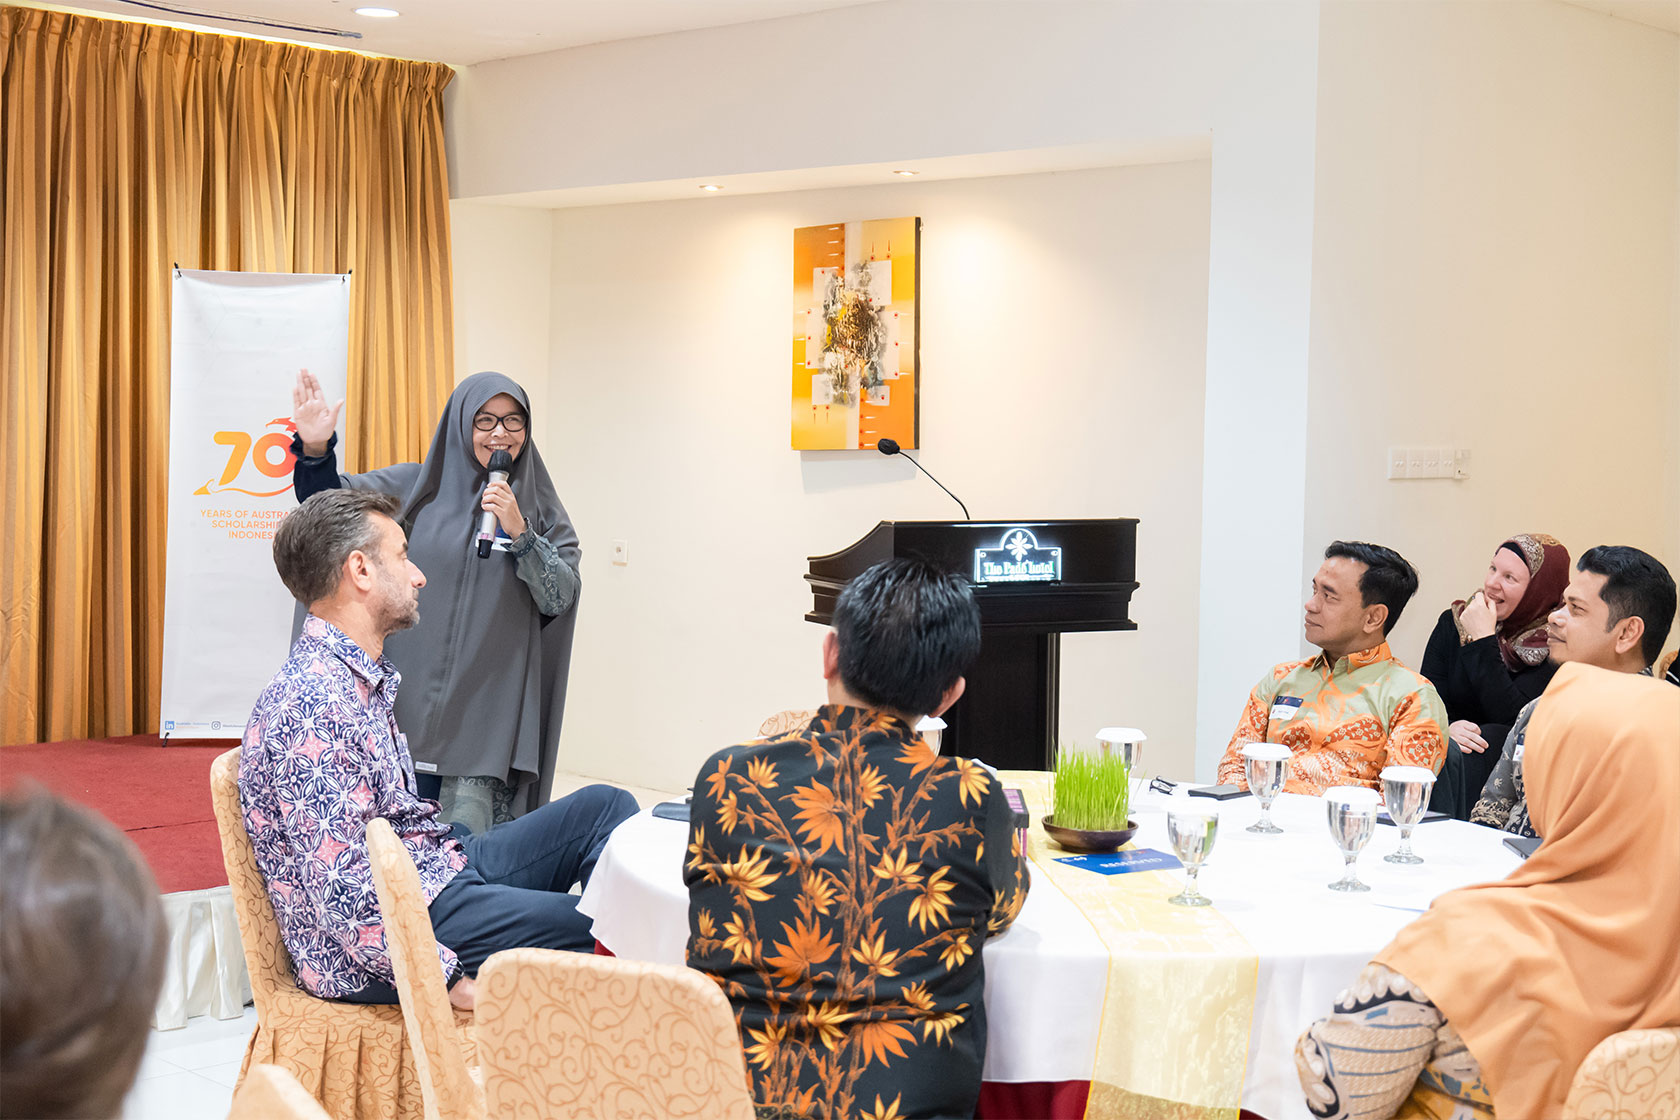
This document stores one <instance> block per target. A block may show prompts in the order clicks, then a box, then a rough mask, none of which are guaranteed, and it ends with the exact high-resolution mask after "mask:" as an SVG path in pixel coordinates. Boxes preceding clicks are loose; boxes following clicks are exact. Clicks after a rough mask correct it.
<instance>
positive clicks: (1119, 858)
mask: <svg viewBox="0 0 1680 1120" xmlns="http://www.w3.org/2000/svg"><path fill="white" fill-rule="evenodd" d="M1056 862H1057V863H1065V864H1067V865H1068V866H1070V867H1078V868H1082V869H1083V870H1085V871H1095V872H1096V873H1097V874H1098V875H1125V874H1127V873H1128V872H1132V871H1170V870H1172V869H1173V868H1175V867H1183V866H1184V865H1183V864H1182V863H1180V862H1179V861H1178V859H1177V858H1176V857H1174V856H1169V855H1168V854H1167V853H1166V852H1157V851H1156V850H1155V849H1154V848H1138V849H1136V850H1135V851H1130V852H1102V853H1100V854H1097V855H1089V856H1059V857H1057V859H1056Z"/></svg>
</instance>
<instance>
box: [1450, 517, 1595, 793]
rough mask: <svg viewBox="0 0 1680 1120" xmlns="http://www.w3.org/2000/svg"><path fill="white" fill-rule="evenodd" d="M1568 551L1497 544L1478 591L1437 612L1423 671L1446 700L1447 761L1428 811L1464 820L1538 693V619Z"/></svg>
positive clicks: (1542, 629)
mask: <svg viewBox="0 0 1680 1120" xmlns="http://www.w3.org/2000/svg"><path fill="white" fill-rule="evenodd" d="M1569 566H1570V565H1569V550H1568V549H1567V548H1564V547H1563V545H1562V543H1560V542H1559V541H1558V539H1557V538H1556V537H1551V536H1547V535H1546V534H1545V533H1518V534H1516V535H1515V536H1513V537H1509V538H1507V539H1506V540H1505V541H1503V542H1501V544H1500V545H1499V547H1498V548H1496V549H1494V552H1493V559H1492V560H1490V561H1489V562H1488V567H1487V574H1486V575H1485V576H1484V577H1483V579H1482V586H1481V588H1480V589H1479V590H1478V591H1476V593H1475V594H1473V595H1471V596H1470V597H1469V598H1468V599H1460V600H1457V601H1455V602H1454V603H1453V605H1452V606H1450V607H1448V608H1447V609H1446V610H1444V611H1442V612H1441V617H1440V619H1439V620H1438V621H1437V622H1436V624H1435V632H1434V633H1433V634H1431V635H1430V638H1429V645H1428V646H1427V647H1426V648H1425V650H1424V654H1423V665H1422V672H1423V675H1424V676H1426V677H1428V678H1429V680H1430V682H1431V683H1432V684H1434V685H1435V690H1436V691H1437V692H1439V693H1440V694H1441V702H1442V703H1444V704H1445V705H1446V706H1447V718H1448V719H1449V720H1451V721H1452V722H1451V724H1450V725H1449V726H1448V728H1447V735H1448V738H1449V740H1450V742H1449V744H1448V748H1447V761H1446V764H1445V765H1444V766H1443V767H1442V769H1441V776H1440V779H1439V780H1438V781H1437V782H1436V785H1435V793H1434V797H1433V798H1432V800H1431V802H1430V806H1431V808H1435V809H1439V810H1441V811H1442V812H1448V813H1452V814H1453V815H1454V816H1456V817H1458V818H1459V819H1460V820H1468V819H1469V817H1470V810H1471V808H1472V807H1473V806H1474V805H1475V803H1476V798H1477V797H1478V796H1480V794H1481V792H1482V785H1483V783H1485V782H1486V781H1487V776H1488V773H1489V772H1490V771H1492V769H1493V764H1494V762H1496V761H1497V760H1498V758H1499V750H1500V748H1501V747H1502V746H1503V745H1504V743H1505V736H1506V734H1508V733H1509V731H1510V729H1511V724H1512V723H1513V722H1514V721H1515V720H1516V718H1517V713H1518V712H1520V711H1522V708H1523V705H1524V704H1527V703H1528V702H1529V701H1530V700H1532V699H1534V698H1535V697H1536V696H1538V695H1540V693H1541V692H1543V691H1545V688H1546V684H1547V682H1548V681H1550V680H1551V679H1552V673H1553V672H1554V671H1555V667H1554V666H1552V665H1550V664H1548V662H1547V660H1546V616H1547V615H1549V614H1551V613H1552V612H1553V611H1554V610H1556V609H1557V608H1558V605H1559V604H1560V603H1562V602H1563V589H1564V588H1565V587H1567V586H1568V585H1569Z"/></svg>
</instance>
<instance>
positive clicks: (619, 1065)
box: [476, 949, 753, 1120]
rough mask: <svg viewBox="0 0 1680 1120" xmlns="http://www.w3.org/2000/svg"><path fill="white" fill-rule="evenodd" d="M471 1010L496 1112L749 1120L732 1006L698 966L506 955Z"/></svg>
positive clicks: (538, 952) (487, 970)
mask: <svg viewBox="0 0 1680 1120" xmlns="http://www.w3.org/2000/svg"><path fill="white" fill-rule="evenodd" d="M476 1014H477V1031H478V1059H479V1062H480V1064H481V1068H482V1070H483V1073H484V1093H485V1097H486V1099H487V1101H488V1103H489V1107H490V1113H491V1115H493V1116H497V1117H518V1118H525V1117H531V1118H537V1117H547V1116H589V1117H596V1118H598V1120H616V1118H629V1117H648V1116H663V1117H672V1118H675V1120H681V1118H685V1117H722V1118H726V1120H752V1117H753V1102H752V1094H751V1091H750V1089H749V1088H748V1083H747V1068H746V1063H745V1061H744V1059H743V1058H742V1054H741V1038H740V1035H739V1034H738V1033H737V1031H736V1027H735V1017H734V1015H733V1013H732V1012H731V1011H730V1009H729V1001H728V1000H727V999H725V998H724V995H723V993H722V992H721V991H720V990H719V989H718V986H717V984H715V983H714V982H713V981H711V980H710V979H708V978H707V977H705V976H703V975H701V974H700V973H698V972H695V971H694V970H693V969H688V968H673V967H670V966H667V965H656V964H644V963H641V962H637V961H621V960H618V959H616V958H614V957H601V956H591V955H588V954H585V953H566V952H559V951H556V950H553V949H509V950H506V951H504V952H500V953H497V954H496V955H494V956H492V957H491V958H490V959H489V960H488V961H486V962H485V964H484V967H483V969H481V970H480V971H479V974H478V1006H477V1008H476Z"/></svg>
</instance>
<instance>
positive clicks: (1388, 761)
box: [1218, 541, 1447, 794]
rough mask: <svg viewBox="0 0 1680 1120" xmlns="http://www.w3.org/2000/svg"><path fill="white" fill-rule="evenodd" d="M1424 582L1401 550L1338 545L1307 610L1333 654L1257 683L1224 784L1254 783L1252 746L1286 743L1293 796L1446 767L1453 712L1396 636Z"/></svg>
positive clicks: (1229, 751) (1223, 768)
mask: <svg viewBox="0 0 1680 1120" xmlns="http://www.w3.org/2000/svg"><path fill="white" fill-rule="evenodd" d="M1417 585H1418V580H1417V572H1416V571H1414V570H1413V568H1412V566H1411V565H1410V564H1408V563H1407V562H1406V559H1405V557H1403V556H1401V555H1400V554H1399V553H1398V552H1395V551H1394V550H1393V549H1391V548H1384V547H1382V546H1381V545H1376V544H1365V543H1364V542H1362V541H1335V542H1333V543H1332V544H1331V545H1330V547H1329V548H1327V549H1325V550H1324V563H1323V564H1322V565H1320V567H1319V569H1318V574H1317V575H1315V576H1314V577H1313V581H1312V598H1311V599H1308V600H1307V606H1306V635H1307V641H1309V642H1311V643H1312V644H1313V645H1315V646H1317V647H1318V648H1319V649H1321V650H1323V651H1324V652H1322V653H1320V654H1319V655H1318V656H1317V657H1314V658H1313V659H1311V660H1310V661H1286V662H1284V663H1283V664H1281V665H1278V666H1276V667H1274V668H1273V669H1272V671H1271V672H1269V673H1267V674H1266V676H1265V677H1264V678H1263V679H1262V680H1261V681H1260V683H1259V684H1257V685H1255V686H1254V690H1253V691H1252V692H1250V693H1249V696H1248V706H1247V707H1246V708H1244V709H1243V714H1242V719H1241V720H1239V721H1238V723H1237V730H1236V734H1234V735H1232V736H1231V743H1230V745H1229V746H1228V747H1226V748H1225V755H1224V757H1223V758H1221V759H1220V760H1219V771H1218V775H1219V781H1220V782H1222V783H1230V784H1232V785H1238V786H1242V787H1243V788H1245V789H1246V788H1247V779H1246V778H1245V777H1244V775H1243V757H1242V748H1243V744H1244V743H1282V744H1283V745H1284V746H1286V747H1288V748H1289V749H1290V750H1291V751H1293V752H1294V757H1293V758H1292V759H1291V760H1290V762H1289V781H1288V782H1287V783H1286V784H1285V786H1284V787H1283V788H1284V789H1286V790H1288V791H1289V792H1290V793H1308V794H1319V793H1323V792H1324V791H1325V790H1327V789H1329V788H1330V787H1331V786H1369V787H1371V788H1372V789H1381V788H1382V782H1381V780H1380V779H1379V778H1378V775H1379V774H1381V773H1382V769H1383V767H1385V766H1423V767H1426V768H1428V769H1429V770H1432V771H1434V772H1436V773H1440V770H1441V764H1442V763H1443V762H1444V761H1446V757H1447V712H1446V708H1445V707H1444V706H1443V705H1442V703H1441V698H1440V696H1438V695H1437V694H1436V692H1435V686H1434V685H1432V684H1430V683H1429V682H1428V681H1427V680H1425V679H1424V678H1423V677H1421V676H1419V675H1418V674H1417V673H1415V672H1413V671H1412V670H1411V669H1408V668H1406V666H1404V665H1402V664H1400V662H1399V661H1397V660H1395V657H1394V654H1393V653H1391V652H1390V651H1389V648H1388V641H1387V638H1388V632H1389V631H1390V630H1392V629H1394V624H1395V623H1396V622H1398V621H1400V612H1401V611H1402V610H1404V609H1405V607H1406V603H1407V602H1408V601H1409V600H1410V599H1411V597H1412V594H1413V592H1415V591H1417Z"/></svg>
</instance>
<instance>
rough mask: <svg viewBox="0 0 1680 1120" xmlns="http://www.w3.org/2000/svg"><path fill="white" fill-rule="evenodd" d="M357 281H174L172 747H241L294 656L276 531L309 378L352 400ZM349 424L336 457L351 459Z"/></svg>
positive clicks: (286, 500)
mask: <svg viewBox="0 0 1680 1120" xmlns="http://www.w3.org/2000/svg"><path fill="white" fill-rule="evenodd" d="M349 280H350V276H349V274H348V273H343V274H340V273H328V274H324V275H296V274H291V273H260V272H204V271H198V270H194V269H183V268H180V267H179V266H176V267H175V269H174V271H173V274H172V277H171V282H170V292H171V297H172V302H171V314H170V390H169V527H168V533H169V536H168V544H167V547H166V550H165V572H164V594H163V696H162V703H161V729H160V737H161V738H163V739H164V740H165V741H166V742H167V743H185V742H189V741H192V742H203V741H211V742H214V741H218V740H223V739H237V738H239V737H240V736H241V735H243V734H244V731H245V721H246V719H247V718H248V717H249V715H250V712H251V706H252V704H254V703H255V701H256V699H257V695H258V694H259V693H260V692H261V691H262V690H263V688H264V687H265V686H266V685H267V684H268V681H269V679H270V678H271V677H273V675H274V673H275V670H277V669H278V668H279V667H280V663H281V662H282V661H284V660H285V658H286V650H287V649H288V647H289V645H290V640H291V632H292V610H293V605H294V604H293V602H292V597H291V595H290V594H289V593H288V592H287V591H286V588H285V586H284V585H283V584H281V582H280V577H279V576H278V575H277V574H276V573H275V571H274V559H273V552H272V548H273V540H274V529H275V526H277V525H278V524H279V521H280V518H282V517H284V516H285V515H286V513H287V511H289V510H291V509H292V508H293V507H294V506H296V505H297V500H296V497H295V496H294V494H293V493H292V463H293V456H292V453H291V441H292V433H293V431H294V426H293V424H292V421H291V411H292V403H291V402H292V386H293V385H294V384H295V383H296V381H297V376H298V371H299V370H308V371H309V372H310V373H311V374H313V375H314V376H315V377H316V378H317V379H318V380H319V381H320V382H321V387H322V390H323V391H324V392H325V393H326V394H327V398H328V399H329V400H334V401H336V400H339V399H340V398H342V397H343V396H344V395H345V392H344V385H345V374H346V367H347V364H348V356H349V352H350V283H349ZM342 426H343V418H342V417H340V432H339V444H338V454H339V457H340V461H341V462H342V461H343V459H344V456H345V453H346V450H345V443H344V434H343V431H342Z"/></svg>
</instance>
